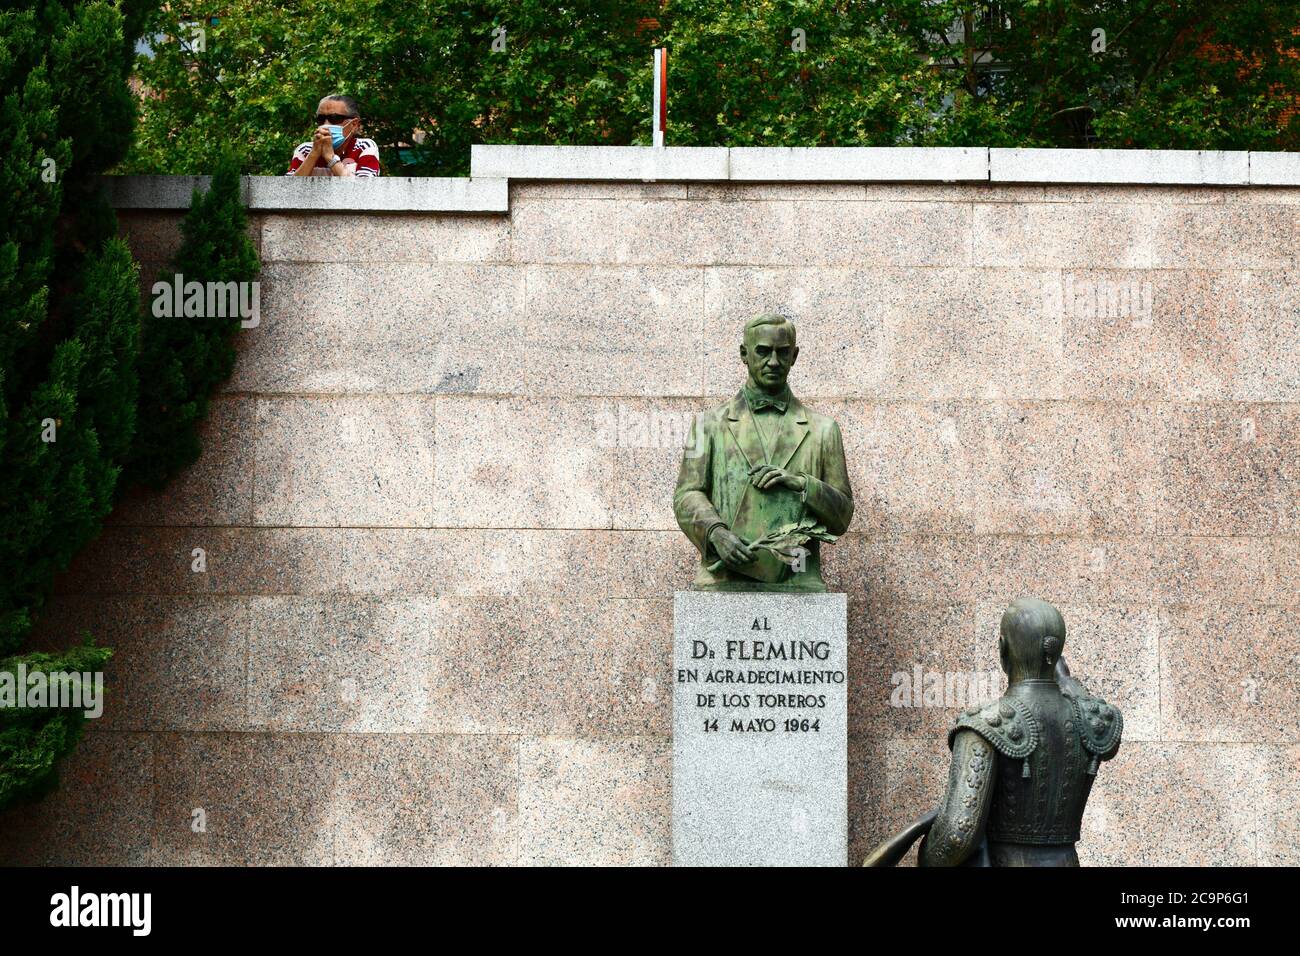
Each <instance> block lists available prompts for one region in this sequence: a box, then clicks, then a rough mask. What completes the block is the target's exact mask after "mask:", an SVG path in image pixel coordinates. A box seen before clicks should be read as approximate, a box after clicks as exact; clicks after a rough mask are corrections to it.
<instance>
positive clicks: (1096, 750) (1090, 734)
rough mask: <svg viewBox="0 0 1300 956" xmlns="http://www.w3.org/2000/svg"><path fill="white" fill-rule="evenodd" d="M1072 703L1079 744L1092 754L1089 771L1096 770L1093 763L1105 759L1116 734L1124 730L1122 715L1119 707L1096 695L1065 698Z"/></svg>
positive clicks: (1111, 752) (1116, 744)
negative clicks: (1080, 741) (1081, 741)
mask: <svg viewBox="0 0 1300 956" xmlns="http://www.w3.org/2000/svg"><path fill="white" fill-rule="evenodd" d="M1068 699H1069V701H1070V703H1071V704H1072V705H1073V707H1074V719H1075V726H1077V727H1078V729H1079V737H1080V739H1082V740H1083V747H1084V749H1085V750H1087V751H1088V753H1090V754H1092V764H1091V766H1089V767H1088V772H1089V773H1096V772H1097V763H1098V762H1099V761H1101V760H1109V759H1110V758H1111V757H1112V756H1113V755H1114V751H1115V748H1116V747H1117V746H1118V745H1119V738H1120V735H1121V734H1122V733H1123V732H1124V715H1123V714H1121V713H1120V712H1119V708H1118V707H1115V706H1114V705H1112V704H1108V703H1106V702H1105V701H1104V700H1102V699H1101V698H1100V697H1071V698H1068Z"/></svg>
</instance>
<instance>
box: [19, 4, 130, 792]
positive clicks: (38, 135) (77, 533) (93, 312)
mask: <svg viewBox="0 0 1300 956" xmlns="http://www.w3.org/2000/svg"><path fill="white" fill-rule="evenodd" d="M147 6H148V5H147V4H145V3H142V2H132V0H123V2H121V3H117V4H114V3H108V2H103V0H96V2H83V3H73V2H61V0H46V2H44V3H28V4H5V5H3V6H2V7H0V90H4V91H5V92H4V94H3V101H0V136H2V137H3V139H4V141H5V142H6V143H7V144H8V147H9V148H8V150H7V155H6V158H5V162H4V163H3V164H0V177H3V178H2V179H0V460H3V462H4V468H3V470H0V514H3V515H4V519H3V521H0V658H4V659H5V661H4V663H3V665H0V666H3V667H5V668H11V667H13V666H16V663H17V662H18V661H19V660H20V658H18V657H16V656H15V655H16V652H17V651H19V650H20V649H21V646H22V644H23V643H24V641H25V639H26V637H27V635H28V632H29V630H30V629H31V627H32V625H33V622H34V620H35V618H36V616H37V615H38V613H39V611H40V609H41V606H42V604H43V603H44V600H45V597H46V595H47V594H48V593H49V590H50V586H51V584H52V581H53V577H54V575H55V574H56V573H58V572H59V571H61V570H62V569H63V568H64V567H66V565H67V563H68V561H69V560H70V559H71V558H72V556H73V554H74V553H75V552H76V551H77V550H78V549H79V548H80V547H81V546H82V545H83V544H85V542H86V541H88V540H89V539H90V538H91V537H93V536H94V535H96V534H97V533H98V532H99V530H100V527H101V524H102V521H103V519H104V516H105V515H106V514H107V513H108V511H109V509H110V508H111V507H112V503H113V500H114V497H115V494H116V490H117V486H118V478H119V475H120V473H121V470H122V465H123V463H124V462H125V460H126V458H127V455H128V453H129V451H130V448H131V445H132V441H133V437H134V432H135V424H136V417H135V416H136V400H137V396H136V392H137V382H136V374H135V361H136V353H137V348H138V336H139V331H140V290H139V284H138V275H137V268H136V264H135V262H134V261H133V260H132V258H131V254H130V252H129V250H128V249H127V247H126V245H125V244H124V243H123V242H122V241H121V240H120V239H117V238H114V236H115V232H116V223H115V221H114V218H113V214H112V210H111V208H110V207H109V206H108V204H107V202H106V201H105V200H104V198H103V196H102V190H101V188H100V185H99V182H98V177H99V176H100V174H102V173H103V172H104V171H105V170H107V169H108V168H110V167H112V166H113V165H115V164H116V163H118V162H119V161H121V159H122V157H123V156H124V155H125V153H126V151H127V149H128V147H129V145H130V139H131V126H132V123H133V118H134V105H133V99H132V96H131V93H130V90H129V87H128V85H127V77H128V74H129V72H130V67H131V62H132V47H131V44H129V43H128V42H127V41H126V40H125V36H126V33H125V32H124V31H126V30H128V29H130V28H131V27H129V26H128V24H132V23H134V24H140V23H142V22H143V20H144V18H145V16H146V14H147V13H148V10H147ZM106 654H107V652H106V651H104V650H102V649H96V648H83V649H79V650H77V651H73V652H69V653H68V654H67V655H64V656H63V657H61V658H58V659H59V660H62V659H66V660H67V661H68V662H70V663H84V664H93V663H95V662H96V661H99V662H101V663H102V660H103V659H104V657H105V656H106ZM22 660H26V661H27V662H28V666H29V668H31V667H35V666H39V665H41V664H43V663H44V664H48V663H50V661H51V660H55V659H47V658H44V657H41V656H39V655H37V656H32V657H28V658H26V659H22ZM91 669H96V668H91ZM81 720H82V716H81V713H80V712H79V711H76V712H69V711H58V710H37V711H24V712H16V711H14V710H12V709H6V710H4V711H0V805H3V804H4V803H5V802H7V800H9V799H11V798H13V797H15V796H16V795H19V794H28V793H32V792H35V791H37V790H39V789H40V788H41V787H42V786H43V785H45V784H47V783H48V782H49V779H50V777H51V774H52V772H53V767H54V765H55V761H56V760H57V759H58V757H60V756H61V755H62V754H64V753H66V752H67V751H68V750H69V749H70V748H71V747H72V745H73V743H74V742H75V740H76V737H77V735H78V734H79V733H80V722H81Z"/></svg>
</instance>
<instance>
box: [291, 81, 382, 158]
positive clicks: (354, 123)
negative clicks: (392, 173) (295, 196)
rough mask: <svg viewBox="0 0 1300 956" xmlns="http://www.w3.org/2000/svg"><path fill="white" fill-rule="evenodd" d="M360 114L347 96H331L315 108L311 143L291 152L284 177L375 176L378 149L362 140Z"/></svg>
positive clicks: (351, 99) (303, 144)
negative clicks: (360, 135)
mask: <svg viewBox="0 0 1300 956" xmlns="http://www.w3.org/2000/svg"><path fill="white" fill-rule="evenodd" d="M360 132H361V111H360V110H359V109H358V108H357V101H356V100H354V99H353V98H352V97H350V96H343V95H339V94H334V95H330V96H327V97H325V98H324V99H323V100H321V101H320V105H318V106H317V107H316V132H315V133H314V134H313V135H312V139H311V142H309V143H300V144H298V147H297V148H296V149H295V150H294V151H293V159H292V160H290V162H289V171H288V172H287V173H285V175H286V176H356V177H358V178H360V177H366V176H378V175H379V147H378V146H376V145H375V141H374V140H373V139H362V138H360V137H359V136H358V135H357V134H358V133H360Z"/></svg>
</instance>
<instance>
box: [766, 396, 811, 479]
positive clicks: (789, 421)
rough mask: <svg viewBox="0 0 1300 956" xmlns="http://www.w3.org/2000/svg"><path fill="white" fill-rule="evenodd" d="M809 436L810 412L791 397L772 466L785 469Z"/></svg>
mask: <svg viewBox="0 0 1300 956" xmlns="http://www.w3.org/2000/svg"><path fill="white" fill-rule="evenodd" d="M807 435H808V410H807V409H806V408H804V407H803V405H801V404H800V403H799V399H797V398H795V397H793V396H791V398H790V406H789V407H788V408H787V409H786V410H785V414H784V415H782V416H781V433H780V435H778V436H777V439H776V448H775V449H774V450H773V451H772V464H774V465H776V467H778V468H784V467H785V466H786V465H788V464H790V459H791V458H793V457H794V453H795V452H796V451H798V450H799V445H800V444H802V443H803V440H804V438H805V437H807Z"/></svg>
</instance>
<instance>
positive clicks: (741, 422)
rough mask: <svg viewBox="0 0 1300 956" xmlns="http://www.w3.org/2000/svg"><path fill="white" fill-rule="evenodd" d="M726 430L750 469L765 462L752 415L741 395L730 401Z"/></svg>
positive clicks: (761, 444)
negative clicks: (738, 447)
mask: <svg viewBox="0 0 1300 956" xmlns="http://www.w3.org/2000/svg"><path fill="white" fill-rule="evenodd" d="M727 428H728V430H730V432H731V437H732V438H734V439H735V440H736V444H737V445H739V446H740V450H741V452H742V453H743V454H744V456H745V460H746V461H747V462H749V467H750V468H753V467H754V466H755V465H761V464H763V463H764V462H766V460H767V459H765V458H764V457H763V443H762V441H761V440H760V439H759V437H758V426H757V425H755V424H754V413H753V412H751V411H750V410H749V405H747V404H746V403H745V397H744V395H743V393H742V394H740V395H737V396H736V397H735V398H733V399H732V400H731V407H730V408H728V409H727Z"/></svg>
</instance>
